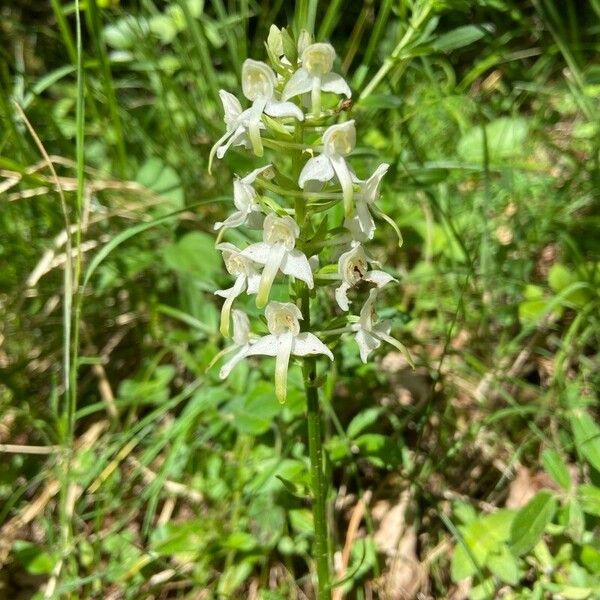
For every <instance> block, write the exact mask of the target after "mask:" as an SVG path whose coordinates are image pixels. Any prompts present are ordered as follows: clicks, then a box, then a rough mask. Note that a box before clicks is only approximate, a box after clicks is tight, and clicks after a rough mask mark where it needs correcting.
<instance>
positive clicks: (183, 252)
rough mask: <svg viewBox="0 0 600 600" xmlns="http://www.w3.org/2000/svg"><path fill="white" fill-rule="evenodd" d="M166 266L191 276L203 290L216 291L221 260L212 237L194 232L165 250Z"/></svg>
mask: <svg viewBox="0 0 600 600" xmlns="http://www.w3.org/2000/svg"><path fill="white" fill-rule="evenodd" d="M163 258H164V261H165V264H166V265H167V266H168V267H170V268H171V269H173V270H175V271H177V272H178V273H181V274H184V275H189V276H191V277H192V278H193V279H194V281H197V282H198V283H199V284H200V285H201V287H202V289H206V290H210V291H214V290H215V289H216V287H217V282H216V278H217V276H218V275H219V274H220V273H221V272H222V271H221V259H220V253H219V251H218V250H215V240H214V238H213V237H212V236H211V235H208V234H207V233H202V232H200V231H194V232H191V233H188V234H186V235H184V236H183V237H181V238H180V239H179V240H177V242H175V243H174V244H172V245H171V246H167V247H166V248H165V249H164V250H163Z"/></svg>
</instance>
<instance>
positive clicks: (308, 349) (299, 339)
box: [292, 332, 333, 360]
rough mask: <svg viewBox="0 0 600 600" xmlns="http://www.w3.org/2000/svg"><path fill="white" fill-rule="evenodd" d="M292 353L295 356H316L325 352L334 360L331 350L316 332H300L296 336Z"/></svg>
mask: <svg viewBox="0 0 600 600" xmlns="http://www.w3.org/2000/svg"><path fill="white" fill-rule="evenodd" d="M292 354H294V355H295V356H314V355H315V354H324V355H325V356H327V357H328V358H329V359H330V360H333V354H332V353H331V350H329V348H328V347H327V346H326V345H325V344H324V343H323V342H322V341H321V340H320V339H319V338H318V337H317V336H316V335H314V334H312V333H308V332H305V333H300V334H298V335H297V336H296V337H295V338H294V345H293V346H292Z"/></svg>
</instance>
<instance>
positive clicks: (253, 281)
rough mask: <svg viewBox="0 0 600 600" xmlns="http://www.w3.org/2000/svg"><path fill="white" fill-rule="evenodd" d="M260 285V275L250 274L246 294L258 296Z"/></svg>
mask: <svg viewBox="0 0 600 600" xmlns="http://www.w3.org/2000/svg"><path fill="white" fill-rule="evenodd" d="M259 285H260V275H259V274H258V273H250V275H248V283H247V284H246V294H249V295H252V294H258V286H259Z"/></svg>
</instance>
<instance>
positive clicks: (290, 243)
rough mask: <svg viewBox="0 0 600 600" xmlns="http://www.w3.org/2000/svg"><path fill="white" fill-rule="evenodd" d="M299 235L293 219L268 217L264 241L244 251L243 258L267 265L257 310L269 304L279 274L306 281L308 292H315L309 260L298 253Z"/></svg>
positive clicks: (260, 285)
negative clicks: (297, 242) (297, 240)
mask: <svg viewBox="0 0 600 600" xmlns="http://www.w3.org/2000/svg"><path fill="white" fill-rule="evenodd" d="M299 235H300V228H299V227H298V224H297V223H296V221H294V219H292V217H289V216H285V217H278V216H277V215H276V214H274V213H269V214H268V215H267V216H266V217H265V221H264V224H263V241H262V242H258V243H257V244H252V245H250V246H248V247H247V248H246V249H245V250H243V251H242V253H241V256H242V257H244V258H246V259H249V260H251V261H254V262H255V263H258V264H260V265H264V269H263V271H262V275H261V278H260V284H259V286H258V295H257V296H256V306H257V307H258V308H262V307H263V306H265V305H266V304H267V302H268V300H269V293H270V292H271V287H272V285H273V281H274V280H275V276H276V275H277V273H278V271H281V272H282V273H283V274H284V275H291V276H293V277H295V278H296V279H300V280H301V281H304V282H305V283H306V284H307V285H308V287H309V289H312V288H313V286H314V283H313V276H312V270H311V268H310V264H309V262H308V259H307V258H306V256H305V255H304V254H303V253H302V252H300V250H295V246H296V239H297V237H298V236H299Z"/></svg>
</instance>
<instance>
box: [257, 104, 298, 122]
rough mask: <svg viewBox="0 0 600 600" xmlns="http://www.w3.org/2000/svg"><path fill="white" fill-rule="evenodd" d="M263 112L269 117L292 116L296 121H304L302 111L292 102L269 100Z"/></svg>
mask: <svg viewBox="0 0 600 600" xmlns="http://www.w3.org/2000/svg"><path fill="white" fill-rule="evenodd" d="M265 113H266V114H268V115H269V116H270V117H294V119H298V121H304V113H303V112H302V111H301V110H300V109H299V108H298V107H297V106H296V105H295V104H294V103H293V102H279V101H278V100H269V102H267V105H266V106H265Z"/></svg>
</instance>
